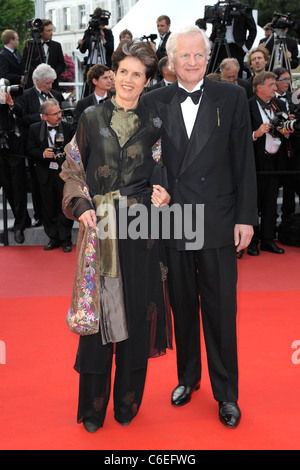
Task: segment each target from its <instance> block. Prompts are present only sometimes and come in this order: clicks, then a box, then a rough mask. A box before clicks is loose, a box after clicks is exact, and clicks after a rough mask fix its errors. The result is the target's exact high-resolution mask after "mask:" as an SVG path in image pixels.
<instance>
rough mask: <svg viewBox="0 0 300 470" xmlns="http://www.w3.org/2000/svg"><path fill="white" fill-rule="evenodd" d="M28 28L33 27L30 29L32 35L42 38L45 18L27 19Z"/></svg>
mask: <svg viewBox="0 0 300 470" xmlns="http://www.w3.org/2000/svg"><path fill="white" fill-rule="evenodd" d="M26 28H28V29H29V28H32V29H31V31H30V35H31V37H33V38H35V39H40V37H41V33H42V28H43V20H40V18H36V19H32V20H27V21H26Z"/></svg>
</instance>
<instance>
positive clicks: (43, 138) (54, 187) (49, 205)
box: [27, 98, 73, 253]
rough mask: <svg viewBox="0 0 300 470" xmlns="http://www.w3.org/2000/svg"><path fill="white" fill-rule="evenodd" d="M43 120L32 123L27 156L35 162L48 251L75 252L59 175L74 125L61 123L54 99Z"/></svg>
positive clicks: (47, 103)
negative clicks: (63, 211) (65, 148)
mask: <svg viewBox="0 0 300 470" xmlns="http://www.w3.org/2000/svg"><path fill="white" fill-rule="evenodd" d="M40 113H41V115H42V121H41V122H37V123H35V124H32V125H31V126H30V129H29V134H28V139H27V153H28V155H29V156H31V157H32V158H33V159H34V160H35V162H36V173H37V177H38V181H39V185H40V194H41V200H42V211H43V225H44V229H45V232H46V234H47V235H48V237H49V238H50V240H49V242H48V244H47V245H46V246H45V247H44V250H45V251H49V250H53V249H54V248H58V247H59V246H62V247H63V251H64V252H65V253H68V252H70V251H72V239H71V237H72V226H73V222H72V221H71V220H69V219H67V218H66V217H65V216H64V215H63V213H62V209H61V204H62V196H63V186H64V183H63V181H62V179H61V178H60V176H59V173H60V171H61V164H62V161H63V158H64V156H63V153H64V150H63V149H64V146H65V145H66V144H67V143H68V142H70V140H71V139H72V137H73V132H72V128H71V124H69V123H67V122H63V121H62V113H61V109H60V106H59V102H58V101H57V100H55V99H53V98H51V99H50V100H47V101H45V102H44V103H43V104H42V105H41V108H40Z"/></svg>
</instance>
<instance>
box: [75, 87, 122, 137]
mask: <svg viewBox="0 0 300 470" xmlns="http://www.w3.org/2000/svg"><path fill="white" fill-rule="evenodd" d="M113 94H114V93H111V92H108V93H107V96H108V97H109V98H111V97H112V95H113ZM98 104H100V105H101V103H98V102H97V99H96V96H95V93H94V92H93V93H92V94H90V95H89V96H86V97H85V98H82V99H81V100H79V101H78V103H77V105H76V108H75V111H74V116H73V123H72V127H73V129H74V132H75V131H76V128H77V123H78V121H79V118H80V116H81V115H82V113H83V111H84V110H85V109H87V108H89V107H90V106H97V105H98Z"/></svg>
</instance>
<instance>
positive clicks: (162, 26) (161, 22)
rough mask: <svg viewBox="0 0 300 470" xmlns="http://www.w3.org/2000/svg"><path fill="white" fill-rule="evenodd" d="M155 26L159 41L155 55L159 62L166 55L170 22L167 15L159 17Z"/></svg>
mask: <svg viewBox="0 0 300 470" xmlns="http://www.w3.org/2000/svg"><path fill="white" fill-rule="evenodd" d="M156 26H157V31H158V34H159V39H160V41H159V44H158V47H157V50H156V55H157V58H158V60H160V59H162V58H163V57H165V56H166V55H167V50H166V44H167V41H168V39H169V37H170V34H171V31H170V27H171V20H170V18H169V17H168V16H167V15H161V16H159V17H158V18H157V20H156Z"/></svg>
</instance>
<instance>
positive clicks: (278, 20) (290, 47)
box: [265, 12, 299, 70]
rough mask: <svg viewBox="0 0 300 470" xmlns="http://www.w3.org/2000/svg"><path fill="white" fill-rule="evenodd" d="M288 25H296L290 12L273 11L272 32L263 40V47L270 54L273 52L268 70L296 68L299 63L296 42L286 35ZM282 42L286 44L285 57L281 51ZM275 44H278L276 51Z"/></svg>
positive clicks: (292, 26)
mask: <svg viewBox="0 0 300 470" xmlns="http://www.w3.org/2000/svg"><path fill="white" fill-rule="evenodd" d="M289 27H291V28H294V27H296V24H295V22H294V19H293V16H292V15H291V14H290V13H287V14H286V15H281V14H280V13H276V12H275V13H274V18H273V22H272V23H271V25H270V28H271V29H272V31H273V33H272V34H271V35H270V36H269V38H268V39H267V41H266V42H265V47H266V48H267V49H268V51H269V52H270V55H272V52H274V57H273V58H272V60H271V62H270V70H272V69H273V68H276V67H290V68H291V69H296V68H297V67H298V65H299V59H298V42H297V40H296V39H294V38H291V37H288V36H287V32H288V30H289ZM284 44H285V45H286V53H285V55H286V57H284V53H283V45H284ZM277 45H279V48H278V51H276V46H277Z"/></svg>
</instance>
